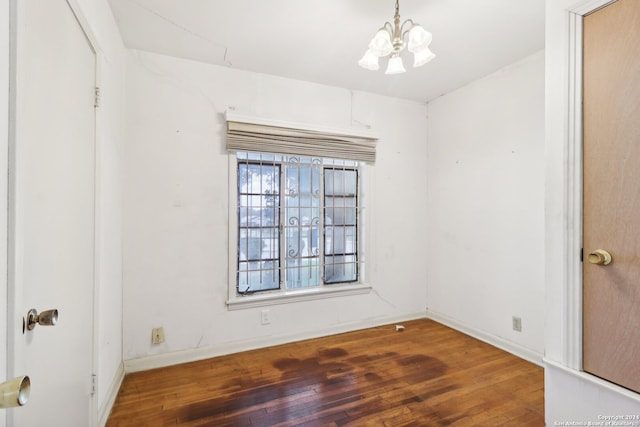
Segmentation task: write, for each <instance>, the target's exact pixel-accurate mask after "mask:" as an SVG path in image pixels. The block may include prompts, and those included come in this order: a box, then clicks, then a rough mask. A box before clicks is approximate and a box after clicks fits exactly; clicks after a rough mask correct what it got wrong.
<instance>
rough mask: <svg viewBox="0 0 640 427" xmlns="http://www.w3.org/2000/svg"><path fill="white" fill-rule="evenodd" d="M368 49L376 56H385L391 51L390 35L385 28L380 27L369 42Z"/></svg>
mask: <svg viewBox="0 0 640 427" xmlns="http://www.w3.org/2000/svg"><path fill="white" fill-rule="evenodd" d="M369 50H370V51H371V52H372V53H373V54H374V55H376V56H387V55H389V54H390V53H391V52H392V51H393V45H392V44H391V36H390V35H389V32H388V31H387V30H385V29H384V28H383V29H380V30H378V32H377V33H376V35H375V37H374V38H373V39H372V40H371V43H369Z"/></svg>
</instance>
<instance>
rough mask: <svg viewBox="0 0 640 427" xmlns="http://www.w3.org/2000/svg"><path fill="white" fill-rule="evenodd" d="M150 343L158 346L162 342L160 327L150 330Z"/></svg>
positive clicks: (162, 332)
mask: <svg viewBox="0 0 640 427" xmlns="http://www.w3.org/2000/svg"><path fill="white" fill-rule="evenodd" d="M151 342H152V343H153V344H160V343H163V342H164V329H163V328H162V327H159V328H153V329H152V330H151Z"/></svg>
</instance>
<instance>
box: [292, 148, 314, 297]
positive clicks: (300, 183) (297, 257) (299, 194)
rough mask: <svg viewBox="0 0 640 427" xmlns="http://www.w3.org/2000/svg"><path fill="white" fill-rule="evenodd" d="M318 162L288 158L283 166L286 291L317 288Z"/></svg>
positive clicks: (306, 158)
mask: <svg viewBox="0 0 640 427" xmlns="http://www.w3.org/2000/svg"><path fill="white" fill-rule="evenodd" d="M321 167H322V164H321V162H320V160H319V159H312V158H310V157H295V156H290V157H289V158H288V159H287V164H286V166H285V169H284V170H285V176H284V180H285V182H286V185H287V190H286V192H285V198H284V205H285V212H286V216H285V218H284V223H283V227H284V235H285V242H286V245H285V256H286V258H285V265H286V277H285V286H286V288H300V287H309V286H319V285H320V279H321V278H320V247H319V244H320V242H319V239H320V233H319V228H318V226H319V224H320V183H321V181H320V169H321Z"/></svg>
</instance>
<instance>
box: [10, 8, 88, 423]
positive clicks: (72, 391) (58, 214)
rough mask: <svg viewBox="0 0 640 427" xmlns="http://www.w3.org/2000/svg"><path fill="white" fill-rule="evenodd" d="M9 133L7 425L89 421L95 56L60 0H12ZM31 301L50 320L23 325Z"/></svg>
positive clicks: (30, 306)
mask: <svg viewBox="0 0 640 427" xmlns="http://www.w3.org/2000/svg"><path fill="white" fill-rule="evenodd" d="M17 5H18V9H17V36H16V37H17V39H16V40H17V50H16V52H17V68H16V131H15V132H16V134H15V142H14V144H13V150H12V151H13V152H12V158H11V160H10V166H9V168H10V174H11V176H12V178H11V193H12V197H11V200H10V211H11V223H12V225H11V230H10V233H11V234H12V239H11V241H10V246H9V253H10V257H11V259H10V261H11V275H10V286H11V289H12V294H13V298H12V301H11V304H12V306H13V308H12V312H13V313H14V315H13V316H12V321H13V322H14V323H13V325H12V328H11V336H10V346H9V349H10V352H11V355H10V356H11V361H10V369H11V370H12V373H13V374H14V375H29V377H30V379H31V396H30V399H29V401H28V403H27V404H26V406H24V407H21V408H14V409H11V410H10V411H11V412H10V414H9V425H12V426H39V425H50V426H68V427H87V426H90V425H91V423H92V421H91V414H92V411H91V405H92V397H91V396H92V388H91V374H92V369H93V341H92V336H93V289H94V277H93V276H94V204H95V201H94V193H95V188H94V176H95V110H94V93H95V76H96V56H95V52H94V51H93V49H92V47H91V45H90V44H89V42H88V40H87V37H86V35H85V33H84V32H83V29H82V27H81V26H80V24H79V22H78V21H77V19H76V16H75V14H74V11H73V10H72V8H71V7H70V5H69V4H68V3H67V1H65V0H28V1H19V2H17ZM30 309H36V310H37V311H38V312H42V311H44V310H48V309H58V310H59V319H58V322H57V324H56V325H54V326H42V325H37V326H36V327H35V328H34V329H33V330H26V331H24V332H23V327H22V318H23V316H26V315H27V312H28V311H29V310H30Z"/></svg>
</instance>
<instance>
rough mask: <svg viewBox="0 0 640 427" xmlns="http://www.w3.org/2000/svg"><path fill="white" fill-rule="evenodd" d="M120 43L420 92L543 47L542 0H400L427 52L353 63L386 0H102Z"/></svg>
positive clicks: (399, 92)
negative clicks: (394, 71) (388, 70)
mask: <svg viewBox="0 0 640 427" xmlns="http://www.w3.org/2000/svg"><path fill="white" fill-rule="evenodd" d="M109 1H110V4H111V8H112V10H113V13H114V16H115V19H116V21H117V23H118V26H119V27H120V31H121V33H122V37H123V39H124V42H125V45H126V46H127V47H129V48H133V49H140V50H146V51H151V52H156V53H160V54H165V55H171V56H176V57H181V58H187V59H192V60H197V61H201V62H206V63H210V64H216V65H222V66H228V67H232V68H235V69H239V70H248V71H254V72H258V73H265V74H272V75H277V76H282V77H287V78H292V79H298V80H305V81H310V82H316V83H322V84H327V85H331V86H339V87H343V88H347V89H353V90H361V91H367V92H375V93H380V94H383V95H389V96H394V97H399V98H407V99H414V100H417V101H429V100H431V99H433V98H435V97H437V96H440V95H442V94H444V93H447V92H450V91H451V90H454V89H456V88H458V87H460V86H463V85H464V84H466V83H468V82H470V81H473V80H475V79H477V78H480V77H483V76H486V75H487V74H490V73H491V72H493V71H496V70H498V69H500V68H502V67H504V66H506V65H508V64H511V63H513V62H515V61H517V60H519V59H521V58H524V57H525V56H527V55H529V54H532V53H534V52H536V51H538V50H541V49H543V48H544V4H545V1H544V0H400V15H401V19H402V20H404V19H407V18H411V19H412V20H413V21H415V22H417V23H420V24H421V25H422V26H423V27H425V28H426V29H427V30H428V31H430V32H431V33H433V42H432V44H431V50H433V52H434V53H435V54H436V55H437V57H436V58H435V59H434V60H433V61H431V62H430V63H428V64H426V65H424V66H422V67H420V68H413V66H412V63H413V60H412V58H411V57H410V56H412V55H410V54H409V53H408V52H407V53H405V54H404V55H403V59H404V62H405V67H406V68H407V72H406V73H404V74H400V75H393V76H387V75H385V74H384V68H385V67H386V60H385V61H381V63H380V66H381V69H380V70H379V71H368V70H365V69H362V68H360V67H359V66H358V64H357V62H358V60H359V59H360V57H361V56H362V54H363V53H364V51H365V50H366V47H367V44H368V43H369V40H370V39H371V37H373V35H374V33H375V32H376V30H377V29H378V28H380V27H381V26H382V25H383V24H384V22H385V21H392V19H393V14H394V7H395V0H227V1H222V0H109Z"/></svg>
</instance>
